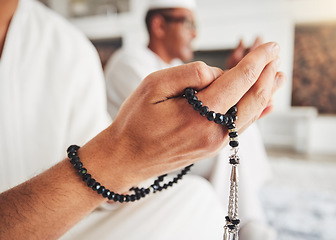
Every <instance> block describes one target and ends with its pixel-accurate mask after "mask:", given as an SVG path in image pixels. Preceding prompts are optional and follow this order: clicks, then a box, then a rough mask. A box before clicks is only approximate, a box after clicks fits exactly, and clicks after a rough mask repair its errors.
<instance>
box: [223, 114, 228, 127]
mask: <svg viewBox="0 0 336 240" xmlns="http://www.w3.org/2000/svg"><path fill="white" fill-rule="evenodd" d="M228 121H229V117H228V115H226V114H225V115H223V122H222V125H227V124H228Z"/></svg>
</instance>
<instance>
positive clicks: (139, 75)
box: [105, 48, 182, 119]
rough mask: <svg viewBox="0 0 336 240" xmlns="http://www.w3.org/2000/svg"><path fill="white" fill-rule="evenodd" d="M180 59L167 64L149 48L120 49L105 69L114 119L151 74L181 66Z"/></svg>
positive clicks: (108, 105)
mask: <svg viewBox="0 0 336 240" xmlns="http://www.w3.org/2000/svg"><path fill="white" fill-rule="evenodd" d="M181 64H182V62H181V61H180V60H178V59H176V60H175V61H173V62H172V63H171V64H167V63H165V62H164V61H162V60H161V58H160V57H159V56H158V55H156V54H155V53H154V52H152V51H150V50H149V49H148V48H137V49H132V50H124V49H120V50H118V51H117V52H115V53H114V54H113V57H112V58H110V60H109V61H108V62H107V64H106V67H105V76H106V79H107V80H106V91H107V102H108V104H107V108H108V111H109V113H110V115H111V117H112V118H113V119H114V118H115V116H116V115H117V113H118V111H119V108H120V106H121V104H122V103H123V102H124V101H125V99H126V98H127V97H128V96H129V95H131V93H132V92H133V91H134V90H135V89H136V88H137V87H138V86H139V84H140V82H141V81H142V80H143V79H144V78H145V77H146V76H147V75H148V74H150V73H152V72H155V71H158V70H161V69H165V68H169V67H174V66H178V65H181Z"/></svg>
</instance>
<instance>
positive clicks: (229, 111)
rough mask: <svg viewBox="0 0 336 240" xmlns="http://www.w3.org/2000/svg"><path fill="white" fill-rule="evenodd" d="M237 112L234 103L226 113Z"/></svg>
mask: <svg viewBox="0 0 336 240" xmlns="http://www.w3.org/2000/svg"><path fill="white" fill-rule="evenodd" d="M237 112H238V108H237V107H236V105H234V106H233V107H231V108H230V109H229V110H228V111H227V112H226V114H229V115H236V114H237Z"/></svg>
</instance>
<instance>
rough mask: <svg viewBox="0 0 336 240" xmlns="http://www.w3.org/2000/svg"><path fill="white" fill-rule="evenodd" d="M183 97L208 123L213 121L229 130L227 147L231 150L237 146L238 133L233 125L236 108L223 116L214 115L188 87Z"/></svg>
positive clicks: (232, 108)
mask: <svg viewBox="0 0 336 240" xmlns="http://www.w3.org/2000/svg"><path fill="white" fill-rule="evenodd" d="M184 96H185V98H186V99H187V100H188V103H189V104H190V105H192V106H193V108H194V109H195V110H196V111H199V112H200V114H201V115H202V116H204V117H206V118H207V119H208V120H209V121H214V122H215V123H217V124H220V125H224V126H226V127H227V128H228V130H229V137H230V142H229V145H230V146H231V147H233V148H236V147H238V146H239V142H238V140H237V137H238V132H237V128H236V124H235V123H234V122H235V121H236V120H237V112H238V109H237V107H236V106H233V107H231V108H230V109H229V110H228V111H227V112H226V113H225V114H221V113H215V112H214V111H210V110H209V107H207V106H204V105H203V103H202V102H201V101H200V100H199V99H198V98H197V96H196V92H195V90H194V89H192V88H190V87H188V88H186V89H185V90H184Z"/></svg>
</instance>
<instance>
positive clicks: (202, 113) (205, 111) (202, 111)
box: [200, 106, 209, 116]
mask: <svg viewBox="0 0 336 240" xmlns="http://www.w3.org/2000/svg"><path fill="white" fill-rule="evenodd" d="M208 112H209V108H208V107H207V106H203V107H201V109H200V114H201V115H202V116H205V115H207V114H208Z"/></svg>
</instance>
